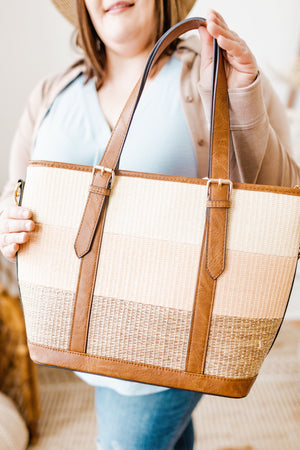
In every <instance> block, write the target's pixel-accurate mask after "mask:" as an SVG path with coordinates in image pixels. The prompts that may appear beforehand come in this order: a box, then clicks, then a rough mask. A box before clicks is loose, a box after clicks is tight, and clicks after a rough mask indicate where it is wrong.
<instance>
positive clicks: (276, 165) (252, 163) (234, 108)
mask: <svg viewBox="0 0 300 450" xmlns="http://www.w3.org/2000/svg"><path fill="white" fill-rule="evenodd" d="M198 90H199V94H200V97H201V99H202V102H203V106H204V109H205V115H206V118H207V119H208V117H209V114H210V102H211V98H210V91H208V90H206V89H204V88H203V87H202V86H201V83H200V82H199V83H198ZM228 97H229V114H230V130H231V139H232V147H233V156H231V178H232V179H233V180H234V181H242V182H245V183H257V184H269V185H278V186H294V185H296V184H299V182H300V168H299V167H298V166H297V164H296V162H295V161H294V160H293V158H292V156H291V138H290V132H289V124H288V120H287V116H286V113H285V108H284V106H283V105H282V103H281V102H280V100H279V98H278V96H277V95H276V93H275V92H274V90H273V89H272V87H271V85H270V83H269V81H268V80H267V78H266V77H265V76H264V75H262V74H259V75H258V77H257V79H256V80H255V81H254V82H253V83H252V84H251V85H250V86H248V87H246V88H240V89H229V90H228Z"/></svg>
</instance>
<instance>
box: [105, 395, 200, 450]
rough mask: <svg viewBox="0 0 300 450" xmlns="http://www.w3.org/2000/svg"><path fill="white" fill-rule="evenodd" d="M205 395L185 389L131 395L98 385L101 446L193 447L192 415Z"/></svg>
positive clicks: (138, 449)
mask: <svg viewBox="0 0 300 450" xmlns="http://www.w3.org/2000/svg"><path fill="white" fill-rule="evenodd" d="M201 396H202V394H201V393H199V392H193V391H185V390H181V389H168V390H166V391H162V392H158V393H156V394H149V395H134V396H133V395H132V396H127V395H121V394H119V393H117V392H116V391H114V390H113V389H110V388H104V387H97V388H96V411H97V422H98V438H97V445H98V448H101V450H171V449H172V450H173V449H174V450H192V449H193V443H194V431H193V424H192V419H191V414H192V412H193V410H194V408H195V406H196V405H197V403H198V401H199V400H200V398H201Z"/></svg>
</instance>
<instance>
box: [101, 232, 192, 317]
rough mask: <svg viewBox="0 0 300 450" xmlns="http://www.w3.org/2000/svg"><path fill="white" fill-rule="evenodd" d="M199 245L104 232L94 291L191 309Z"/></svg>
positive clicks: (113, 296)
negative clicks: (197, 246)
mask: <svg viewBox="0 0 300 450" xmlns="http://www.w3.org/2000/svg"><path fill="white" fill-rule="evenodd" d="M199 259H200V249H197V248H196V247H195V246H193V245H184V244H177V243H174V242H167V241H154V240H152V239H140V238H135V237H130V236H122V235H121V236H120V235H115V234H107V233H106V234H104V236H103V241H102V247H101V256H100V261H99V267H98V274H97V282H96V286H95V295H98V296H102V297H110V298H122V299H124V300H128V301H137V302H140V303H146V304H152V305H156V306H165V307H170V308H176V309H185V310H189V311H192V309H193V303H194V297H195V289H196V282H197V272H198V265H199Z"/></svg>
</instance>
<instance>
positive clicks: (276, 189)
mask: <svg viewBox="0 0 300 450" xmlns="http://www.w3.org/2000/svg"><path fill="white" fill-rule="evenodd" d="M28 166H29V167H34V166H37V167H50V168H55V169H65V170H78V171H79V172H90V173H91V174H92V171H93V167H92V166H84V165H80V164H70V163H62V162H55V161H30V162H29V164H28ZM116 176H117V177H118V176H122V177H134V178H146V179H149V180H161V181H173V182H175V183H188V184H199V185H203V186H206V184H207V180H206V179H203V178H187V177H181V176H176V175H163V174H158V173H150V172H135V171H131V170H116ZM233 189H240V190H243V191H255V192H270V193H273V194H283V195H295V196H300V191H299V189H295V188H292V187H286V186H270V185H264V184H251V183H239V182H236V183H233Z"/></svg>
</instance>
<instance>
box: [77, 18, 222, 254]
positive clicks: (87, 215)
mask: <svg viewBox="0 0 300 450" xmlns="http://www.w3.org/2000/svg"><path fill="white" fill-rule="evenodd" d="M200 26H206V22H205V19H202V18H192V19H187V20H185V21H183V22H181V23H180V24H178V25H175V26H174V27H173V28H171V29H170V30H169V31H168V32H167V33H166V34H165V35H164V36H163V37H162V38H161V39H160V40H159V41H158V42H157V44H156V45H155V47H154V49H153V50H152V52H151V54H150V56H149V58H148V62H147V65H146V69H145V72H144V75H143V77H142V80H141V83H138V85H137V86H136V87H135V88H134V90H133V92H132V93H131V95H130V97H129V99H128V101H127V103H126V105H125V107H124V109H123V111H122V114H121V115H120V118H119V120H118V122H117V124H116V126H115V128H114V131H113V133H112V136H111V138H110V141H109V143H108V145H107V148H106V150H105V152H104V155H103V157H102V159H101V162H100V165H101V166H103V167H106V168H109V169H111V170H115V169H116V167H117V165H118V161H119V159H120V156H121V153H122V150H123V147H124V143H125V140H126V136H127V134H128V130H129V127H130V124H131V122H132V119H133V116H134V113H135V110H136V108H137V105H138V103H139V100H140V97H141V95H142V92H143V89H144V86H145V84H146V81H147V77H148V75H149V72H150V70H151V67H152V66H153V64H154V63H155V62H156V61H157V59H158V58H159V57H160V56H161V54H162V53H163V52H164V51H165V49H166V48H167V47H168V46H169V45H170V44H171V43H172V42H173V41H174V40H175V39H176V38H178V37H179V36H180V35H181V34H183V33H185V32H187V31H190V30H193V29H196V28H199V27H200ZM215 45H216V46H217V44H215ZM217 49H218V46H217ZM220 59H221V60H222V54H221V51H217V52H215V54H214V64H213V65H214V85H213V101H215V102H216V103H217V106H216V107H215V108H214V107H213V111H217V110H219V108H222V113H221V117H222V123H220V125H218V123H217V124H216V125H214V127H213V128H212V134H211V141H212V148H213V149H215V151H213V152H212V158H214V159H216V160H218V159H221V162H220V163H219V162H218V161H217V162H216V163H215V162H213V167H216V169H215V170H214V176H215V177H216V178H224V176H223V170H219V168H221V167H225V165H226V164H225V163H224V160H225V159H226V156H224V154H223V153H224V151H223V150H222V155H221V157H220V158H219V151H218V148H217V146H218V144H219V143H220V142H223V143H224V148H225V142H226V140H227V135H229V119H228V108H225V107H224V106H225V105H226V103H227V84H226V77H225V72H224V65H223V64H219V60H220ZM221 71H223V72H224V73H223V74H221ZM218 80H220V81H219V82H218ZM215 90H217V91H218V92H215ZM216 120H219V117H217V118H216ZM224 124H226V127H227V129H226V128H225V129H224V128H223V127H224ZM227 152H228V148H227ZM228 158H229V157H228V156H227V160H228ZM219 172H220V173H219ZM108 175H109V176H108ZM227 177H228V173H227V176H226V177H225V178H227ZM92 184H93V185H94V186H98V187H101V188H104V189H108V188H109V184H110V174H108V173H107V172H104V173H102V174H101V172H99V171H97V170H96V171H95V172H94V177H93V180H92ZM92 197H95V198H94V199H93V200H91V198H92ZM102 206H103V200H102V199H101V196H99V195H97V194H96V193H95V192H89V194H88V199H87V203H86V207H85V210H84V213H83V217H82V220H81V224H80V228H79V231H78V234H77V237H76V241H75V251H76V254H77V256H78V257H79V258H81V257H82V256H84V255H85V254H86V253H88V251H89V250H90V248H91V244H92V241H93V238H94V234H95V232H96V227H97V223H98V221H99V218H100V215H101V209H102ZM92 209H93V210H92Z"/></svg>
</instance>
